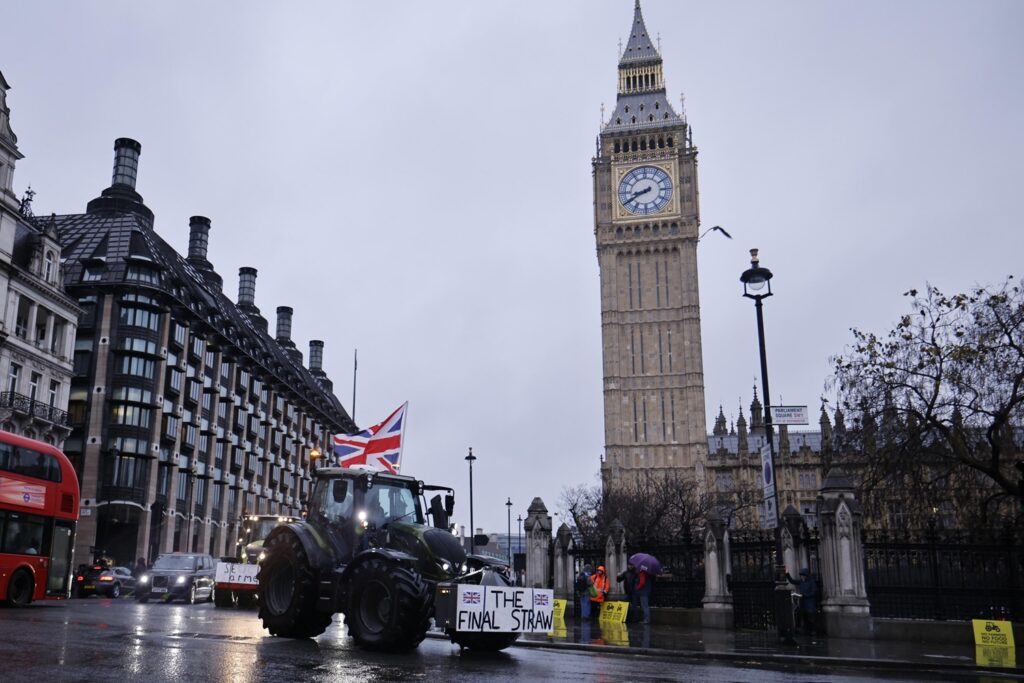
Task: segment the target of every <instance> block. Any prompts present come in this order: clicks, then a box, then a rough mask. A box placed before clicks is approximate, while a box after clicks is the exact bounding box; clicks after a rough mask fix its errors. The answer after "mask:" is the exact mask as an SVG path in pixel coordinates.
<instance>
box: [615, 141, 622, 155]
mask: <svg viewBox="0 0 1024 683" xmlns="http://www.w3.org/2000/svg"><path fill="white" fill-rule="evenodd" d="M620 149H621V147H620V145H619V142H618V140H616V141H615V153H616V154H618V153H619V150H620Z"/></svg>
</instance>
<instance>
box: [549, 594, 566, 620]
mask: <svg viewBox="0 0 1024 683" xmlns="http://www.w3.org/2000/svg"><path fill="white" fill-rule="evenodd" d="M565 603H566V601H565V600H564V599H562V598H555V607H554V609H553V610H552V611H551V615H552V616H553V617H554V618H555V619H565Z"/></svg>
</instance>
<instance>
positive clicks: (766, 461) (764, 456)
mask: <svg viewBox="0 0 1024 683" xmlns="http://www.w3.org/2000/svg"><path fill="white" fill-rule="evenodd" d="M761 484H762V486H763V487H764V497H765V498H774V497H775V470H774V468H772V451H771V448H770V447H769V446H768V445H767V444H765V445H764V446H762V447H761Z"/></svg>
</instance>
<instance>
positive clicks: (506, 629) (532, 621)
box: [455, 583, 555, 633]
mask: <svg viewBox="0 0 1024 683" xmlns="http://www.w3.org/2000/svg"><path fill="white" fill-rule="evenodd" d="M458 589H459V590H458V593H457V594H456V596H455V599H456V605H457V611H456V616H455V630H457V631H483V632H501V633H548V632H549V631H551V628H552V620H553V617H552V609H553V607H554V604H555V599H554V598H555V596H554V591H553V590H551V589H550V588H512V587H508V586H479V585H473V584H464V583H460V584H459V585H458Z"/></svg>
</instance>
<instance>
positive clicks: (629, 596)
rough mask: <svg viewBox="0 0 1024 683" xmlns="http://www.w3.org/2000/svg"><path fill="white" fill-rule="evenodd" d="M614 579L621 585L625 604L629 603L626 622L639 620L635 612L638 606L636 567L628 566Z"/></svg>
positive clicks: (637, 613)
mask: <svg viewBox="0 0 1024 683" xmlns="http://www.w3.org/2000/svg"><path fill="white" fill-rule="evenodd" d="M615 579H616V580H617V581H618V582H619V583H621V584H622V592H623V593H625V594H626V602H628V603H629V610H628V611H627V612H626V621H636V620H637V619H639V618H640V614H639V612H638V611H637V609H638V608H639V606H640V604H639V602H638V601H637V594H636V579H637V574H636V567H634V566H633V565H628V566H627V567H626V570H625V571H624V572H622V573H620V574H619V575H618V576H616V577H615Z"/></svg>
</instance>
